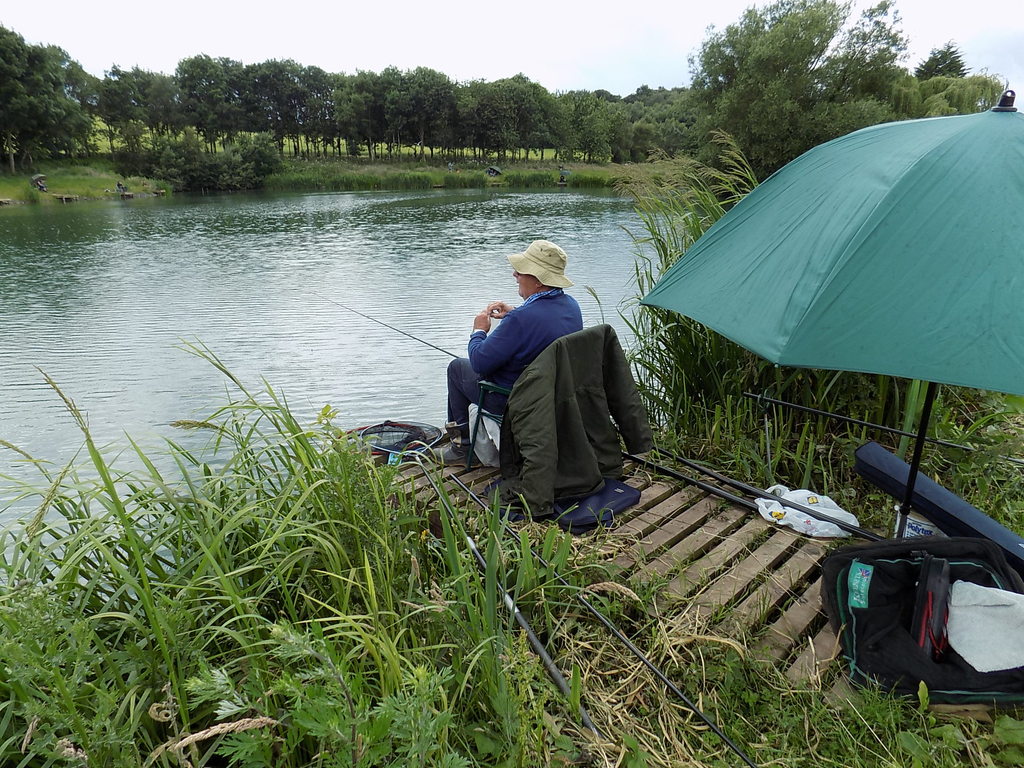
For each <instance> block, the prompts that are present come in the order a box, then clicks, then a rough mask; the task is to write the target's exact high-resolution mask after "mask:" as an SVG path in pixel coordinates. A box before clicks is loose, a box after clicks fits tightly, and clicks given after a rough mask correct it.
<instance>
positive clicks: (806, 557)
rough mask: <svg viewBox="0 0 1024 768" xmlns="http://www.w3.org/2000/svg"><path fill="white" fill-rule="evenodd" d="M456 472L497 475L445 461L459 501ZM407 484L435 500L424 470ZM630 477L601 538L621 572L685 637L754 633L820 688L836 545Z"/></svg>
mask: <svg viewBox="0 0 1024 768" xmlns="http://www.w3.org/2000/svg"><path fill="white" fill-rule="evenodd" d="M453 475H454V476H456V477H458V478H459V479H460V480H461V481H462V482H463V483H465V484H466V485H467V486H469V487H470V488H471V489H473V490H474V491H476V492H480V491H482V490H483V489H484V488H485V487H486V486H487V485H488V484H489V483H490V482H492V481H493V480H494V479H495V478H496V477H497V471H496V470H494V469H489V468H474V469H473V470H471V471H468V472H467V471H466V470H465V468H464V467H445V468H444V469H443V470H442V476H443V477H444V478H445V481H446V483H445V484H446V490H447V492H448V493H449V494H450V495H451V497H452V498H453V499H460V498H462V497H464V496H465V494H463V493H461V492H460V491H459V489H458V488H457V486H456V485H455V483H454V482H451V481H450V478H451V477H452V476H453ZM408 481H409V484H410V485H409V487H410V488H411V489H412V490H413V491H414V493H416V496H417V499H418V500H419V501H420V502H422V503H424V504H425V505H427V506H430V505H431V504H432V502H433V501H434V492H433V489H432V487H431V485H430V483H429V482H428V481H427V479H426V478H425V477H424V476H423V473H422V471H421V470H419V469H410V470H409V471H408ZM626 482H628V483H629V484H630V485H632V486H633V487H635V488H637V489H639V490H640V492H641V496H640V502H639V503H638V505H637V506H636V507H634V508H633V509H631V510H628V511H627V512H626V513H624V514H622V515H620V516H619V518H618V519H617V521H616V526H615V527H614V528H612V529H610V530H608V531H607V533H605V534H604V535H603V536H602V537H601V540H600V551H601V552H602V553H604V554H606V555H607V556H606V562H607V564H608V567H609V569H610V570H611V571H612V572H613V573H615V574H616V575H617V578H618V579H619V580H620V581H621V582H631V583H634V584H635V583H636V582H641V583H649V582H652V581H655V582H659V583H663V584H664V587H663V589H662V590H661V592H660V599H659V600H660V605H659V608H660V609H665V610H672V611H673V612H674V613H675V614H677V615H678V616H680V617H682V621H681V622H679V621H677V622H676V624H678V625H679V626H680V627H685V628H686V629H685V631H686V632H687V633H689V634H708V633H710V634H716V635H718V636H722V637H743V638H752V639H751V641H750V645H751V647H750V648H749V650H750V651H751V652H752V653H754V654H756V655H757V656H759V657H761V658H763V659H765V660H768V661H770V662H772V663H775V664H776V665H778V666H779V667H780V669H782V670H783V671H784V672H785V674H786V676H787V677H789V678H790V679H791V680H793V681H795V682H798V681H812V682H818V683H819V684H820V681H821V678H822V676H823V675H824V673H825V672H826V670H827V669H828V668H829V667H830V665H831V664H832V662H833V660H834V659H835V657H836V655H837V652H838V642H837V640H836V637H835V635H834V633H833V632H832V631H831V629H830V628H829V626H828V622H827V620H826V617H825V615H824V614H823V612H822V608H821V598H820V590H821V581H820V572H821V568H820V566H821V561H822V559H823V558H824V557H825V555H826V554H827V553H828V551H829V549H830V547H831V545H830V544H829V542H827V541H822V540H816V539H809V538H807V537H804V536H800V535H798V534H796V533H793V532H791V531H789V530H788V529H785V528H779V527H778V526H776V525H773V524H771V523H768V522H767V521H765V520H764V519H762V518H761V517H760V516H758V515H757V514H756V513H755V512H751V511H749V510H747V509H744V508H742V507H739V506H735V505H733V504H731V503H729V502H727V501H724V500H722V499H720V498H719V497H717V496H714V495H711V494H707V493H705V492H704V491H701V490H698V489H696V488H694V487H692V486H685V485H682V484H681V483H678V482H676V481H673V480H666V479H663V478H658V477H654V476H651V475H649V474H646V473H637V474H633V475H631V476H629V477H628V478H627V480H626ZM467 501H468V500H467Z"/></svg>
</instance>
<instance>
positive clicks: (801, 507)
mask: <svg viewBox="0 0 1024 768" xmlns="http://www.w3.org/2000/svg"><path fill="white" fill-rule="evenodd" d="M654 451H655V453H657V454H659V455H661V456H665V457H666V458H669V459H671V460H672V461H676V462H679V463H680V464H682V465H684V466H687V467H689V468H690V469H693V470H695V471H697V472H700V473H701V474H703V475H707V476H708V477H712V478H714V479H715V480H717V481H718V482H720V483H725V484H726V485H729V486H731V487H733V488H735V489H736V490H738V491H742V492H743V493H746V494H748V495H749V496H756V497H757V498H759V499H771V500H772V501H777V502H779V503H780V504H782V505H783V506H785V507H790V508H791V509H795V510H798V511H800V512H803V513H804V514H806V515H810V516H811V517H813V518H814V519H815V520H820V521H822V522H825V523H832V524H833V525H835V526H836V527H838V528H840V529H842V530H844V531H846V532H847V533H852V534H854V535H855V536H860V537H861V538H863V539H867V540H868V541H882V540H883V537H882V536H879V535H878V534H877V533H874V532H873V531H869V530H868V529H867V528H861V527H860V526H857V525H852V524H850V523H847V522H846V521H844V520H838V519H836V518H834V517H832V516H831V515H828V514H826V513H824V512H821V511H820V510H817V509H814V508H812V507H809V506H807V505H805V504H801V503H800V502H797V501H790V500H789V499H784V498H782V497H781V496H776V495H775V494H774V493H768V491H765V490H763V489H761V488H755V487H754V486H752V485H748V484H747V483H744V482H742V481H740V480H734V479H733V478H731V477H728V476H726V475H723V474H721V473H719V472H715V471H714V470H713V469H708V468H707V467H703V466H701V465H700V464H697V463H696V462H693V461H690V460H689V459H685V458H683V457H682V456H678V455H676V454H674V453H671V452H669V451H666V450H665V449H664V448H655V449H654ZM622 455H623V456H625V457H626V458H627V459H630V460H632V461H635V462H637V463H638V464H640V465H641V466H643V467H647V468H650V469H653V470H655V471H657V472H661V473H662V474H664V475H667V476H668V477H672V478H675V479H676V480H681V481H683V482H684V483H689V484H690V485H693V486H695V487H697V488H700V489H701V490H702V491H707V492H708V493H713V494H715V495H716V496H720V497H721V498H723V499H725V500H727V501H730V502H732V503H733V504H738V505H739V506H742V507H746V508H747V509H752V510H755V511H758V508H757V505H756V504H754V502H752V501H750V500H749V499H744V498H742V497H740V496H736V495H735V494H732V493H729V492H728V491H726V490H723V489H722V488H719V487H718V486H716V485H712V484H711V483H705V482H704V481H702V480H698V479H697V478H695V477H691V476H689V475H686V474H683V473H682V472H679V471H678V470H674V469H671V468H670V467H666V466H664V465H662V464H658V463H657V462H654V461H651V460H650V459H645V458H643V457H641V456H635V455H633V454H632V453H626V452H625V451H623V453H622Z"/></svg>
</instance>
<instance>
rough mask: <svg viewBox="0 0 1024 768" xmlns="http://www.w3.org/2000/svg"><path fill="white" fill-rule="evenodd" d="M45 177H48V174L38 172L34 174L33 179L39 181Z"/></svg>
mask: <svg viewBox="0 0 1024 768" xmlns="http://www.w3.org/2000/svg"><path fill="white" fill-rule="evenodd" d="M45 178H46V174H45V173H37V174H35V175H33V176H32V181H39V180H40V179H45Z"/></svg>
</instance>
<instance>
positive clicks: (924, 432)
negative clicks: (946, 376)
mask: <svg viewBox="0 0 1024 768" xmlns="http://www.w3.org/2000/svg"><path fill="white" fill-rule="evenodd" d="M938 388H939V385H938V384H936V383H935V382H934V381H929V382H928V391H927V392H925V395H924V406H923V407H922V408H921V421H920V422H919V423H918V425H917V440H916V442H915V443H914V457H913V458H912V459H911V460H910V472H909V473H908V474H907V489H906V492H905V493H904V494H903V502H902V503H901V504H900V506H899V517H898V521H899V524H898V525H897V527H896V538H898V539H902V538H903V534H904V533H906V530H907V516H908V515H909V514H910V509H911V507H912V506H913V499H914V484H915V483H916V482H917V468H918V467H919V466H921V453H922V452H923V451H924V443H925V438H926V437H927V436H928V422H929V421H931V418H932V403H933V402H935V393H936V392H937V391H938Z"/></svg>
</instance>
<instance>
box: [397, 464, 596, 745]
mask: <svg viewBox="0 0 1024 768" xmlns="http://www.w3.org/2000/svg"><path fill="white" fill-rule="evenodd" d="M416 463H417V464H419V466H420V469H422V470H423V474H424V476H425V477H426V478H427V481H428V482H429V483H430V486H431V487H432V488H433V489H434V493H436V494H437V498H438V500H440V502H441V505H442V506H443V507H444V510H445V513H446V514H447V515H448V519H449V521H450V522H451V523H452V524H453V525H454V524H455V520H456V517H455V510H453V509H452V507H451V504H450V503H449V502H448V499H447V497H445V495H444V494H443V493H442V492H441V488H440V487H439V486H438V484H437V482H436V481H435V480H434V478H433V475H432V474H431V473H430V471H429V469H428V468H427V467H426V466H424V464H423V463H422V462H421V461H420V460H419V459H418V457H416ZM463 536H464V537H465V539H466V543H467V544H468V545H469V549H470V552H472V553H473V557H474V558H475V559H476V564H477V567H478V568H479V569H480V571H481V573H486V572H487V561H486V560H485V559H484V556H483V555H482V554H481V553H480V550H479V549H477V546H476V542H475V541H473V537H472V536H470V535H469V534H468V533H465V532H463ZM495 583H496V585H497V587H498V589H500V590H501V595H502V600H503V601H504V603H505V608H506V609H507V610H508V612H509V613H510V614H511V615H512V618H513V619H514V620H515V622H516V624H518V625H519V627H520V628H521V629H522V630H523V632H525V633H526V639H527V640H528V641H529V643H530V646H531V647H532V648H533V650H534V651H536V653H537V655H538V656H540V659H541V662H542V663H543V664H544V669H545V670H547V673H548V676H549V677H550V678H551V680H552V681H553V682H554V684H555V685H556V686H557V687H558V690H559V691H561V692H562V695H563V696H565V697H566V698H567V699H571V698H572V690H571V689H570V687H569V684H568V683H567V682H566V680H565V677H564V676H563V675H562V672H561V670H559V668H558V666H557V665H556V664H555V662H554V659H552V658H551V656H550V654H549V653H548V652H547V649H546V648H545V647H544V644H543V643H542V642H541V641H540V638H539V637H537V635H536V634H535V633H534V631H533V629H532V628H531V627H530V624H529V622H528V621H527V620H526V617H525V616H523V614H522V612H521V611H520V610H519V608H518V607H517V606H516V604H515V601H514V600H513V599H512V595H510V594H509V592H508V590H507V589H505V587H504V586H503V585H502V584H501V583H500V582H498V581H497V580H495ZM580 720H581V721H582V723H583V725H584V727H585V728H587V729H588V730H590V731H592V732H593V733H594V735H595V736H597V737H598V738H599V739H603V738H604V737H603V736H602V735H601V732H600V731H599V730H597V726H595V725H594V723H593V721H591V719H590V715H589V714H588V713H587V710H586V709H585V708H584V706H583V704H582V703H581V704H580Z"/></svg>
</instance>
